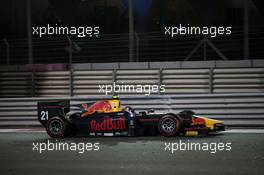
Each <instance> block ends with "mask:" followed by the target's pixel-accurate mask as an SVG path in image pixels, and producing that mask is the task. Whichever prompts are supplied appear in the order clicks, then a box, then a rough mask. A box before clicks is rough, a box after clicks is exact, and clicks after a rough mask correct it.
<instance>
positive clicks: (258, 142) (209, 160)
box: [0, 131, 264, 175]
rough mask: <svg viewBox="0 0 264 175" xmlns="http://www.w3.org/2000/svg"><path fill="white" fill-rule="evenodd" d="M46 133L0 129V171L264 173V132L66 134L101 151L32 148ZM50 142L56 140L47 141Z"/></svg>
mask: <svg viewBox="0 0 264 175" xmlns="http://www.w3.org/2000/svg"><path fill="white" fill-rule="evenodd" d="M47 139H49V137H48V136H47V135H46V133H44V132H23V131H22V132H13V131H9V132H1V133H0V174H1V175H6V174H26V175H36V174H49V175H53V174H54V175H58V174H64V175H68V174H79V175H82V174H89V175H90V174H96V175H100V174H104V175H105V174H107V175H109V174H115V175H119V174H120V175H130V174H131V175H132V174H133V175H135V174H151V175H155V174H159V175H166V174H203V175H204V174H239V175H241V174H264V166H263V165H264V164H263V162H264V147H263V145H264V134H263V133H261V132H260V133H232V132H231V133H230V132H227V133H225V134H222V135H216V136H210V137H177V138H164V137H138V138H128V137H115V138H113V137H104V138H67V139H60V140H58V141H60V142H67V143H70V142H74V143H79V142H99V143H100V150H99V151H90V152H89V151H88V152H85V153H83V154H79V153H77V152H74V151H51V152H43V153H42V154H40V153H39V152H37V151H33V150H32V149H33V145H32V144H33V142H47ZM49 140H50V141H53V142H54V141H56V140H54V139H49ZM180 140H181V141H182V142H187V141H188V140H189V141H190V142H199V143H202V142H207V143H212V142H224V143H225V142H231V143H232V150H231V151H218V152H216V153H215V154H212V153H210V151H175V152H174V154H171V153H170V152H168V151H164V148H165V146H164V143H165V142H173V143H174V142H176V143H178V142H179V141H180Z"/></svg>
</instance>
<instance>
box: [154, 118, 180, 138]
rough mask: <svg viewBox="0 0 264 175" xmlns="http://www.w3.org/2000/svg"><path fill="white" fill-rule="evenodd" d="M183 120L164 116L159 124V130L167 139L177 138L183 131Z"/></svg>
mask: <svg viewBox="0 0 264 175" xmlns="http://www.w3.org/2000/svg"><path fill="white" fill-rule="evenodd" d="M181 126H182V124H181V120H180V119H179V118H178V117H176V116H173V115H165V116H163V117H162V118H161V119H160V121H159V124H158V130H159V132H160V134H161V135H163V136H165V137H170V136H177V135H179V134H180V131H181Z"/></svg>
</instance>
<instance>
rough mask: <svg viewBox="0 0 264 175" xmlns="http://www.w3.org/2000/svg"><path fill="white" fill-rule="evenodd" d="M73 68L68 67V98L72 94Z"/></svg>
mask: <svg viewBox="0 0 264 175" xmlns="http://www.w3.org/2000/svg"><path fill="white" fill-rule="evenodd" d="M73 71H74V70H73V68H72V66H70V67H69V88H70V96H71V97H72V96H73V95H74V94H73V86H74V85H73Z"/></svg>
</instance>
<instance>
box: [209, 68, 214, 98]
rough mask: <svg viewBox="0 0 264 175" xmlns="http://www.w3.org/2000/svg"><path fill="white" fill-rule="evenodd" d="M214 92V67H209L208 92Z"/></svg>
mask: <svg viewBox="0 0 264 175" xmlns="http://www.w3.org/2000/svg"><path fill="white" fill-rule="evenodd" d="M213 92H214V68H213V67H210V69H209V93H210V94H212V93H213Z"/></svg>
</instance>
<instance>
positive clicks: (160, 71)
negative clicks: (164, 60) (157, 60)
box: [158, 68, 163, 95]
mask: <svg viewBox="0 0 264 175" xmlns="http://www.w3.org/2000/svg"><path fill="white" fill-rule="evenodd" d="M162 72H163V69H162V68H160V69H159V73H158V76H159V77H158V79H159V87H160V86H161V85H162ZM159 95H161V93H160V90H159Z"/></svg>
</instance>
